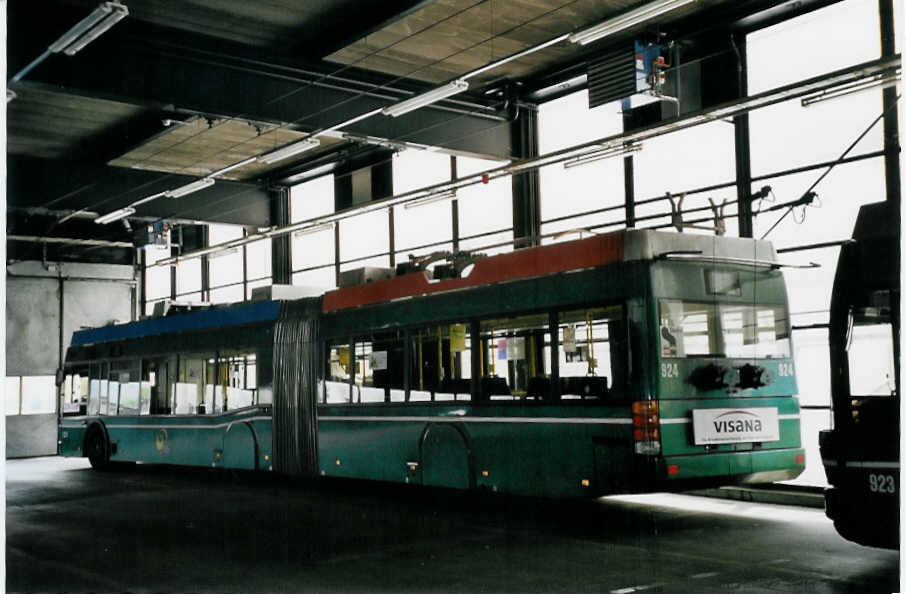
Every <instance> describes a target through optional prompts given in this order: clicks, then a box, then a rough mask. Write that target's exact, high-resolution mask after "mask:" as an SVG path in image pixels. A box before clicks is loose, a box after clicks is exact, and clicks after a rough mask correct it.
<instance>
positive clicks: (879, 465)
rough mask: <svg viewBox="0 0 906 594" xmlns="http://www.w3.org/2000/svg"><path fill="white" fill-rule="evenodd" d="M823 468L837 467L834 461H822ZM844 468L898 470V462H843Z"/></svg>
mask: <svg viewBox="0 0 906 594" xmlns="http://www.w3.org/2000/svg"><path fill="white" fill-rule="evenodd" d="M824 465H825V466H830V467H836V466H839V464H837V461H836V460H824ZM844 466H846V467H848V468H882V469H883V468H889V469H891V470H899V468H900V463H899V462H874V461H872V462H861V461H856V462H844Z"/></svg>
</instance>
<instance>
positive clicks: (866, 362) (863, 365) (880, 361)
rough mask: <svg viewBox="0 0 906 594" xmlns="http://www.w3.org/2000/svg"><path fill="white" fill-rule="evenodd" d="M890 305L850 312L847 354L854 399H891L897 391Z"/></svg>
mask: <svg viewBox="0 0 906 594" xmlns="http://www.w3.org/2000/svg"><path fill="white" fill-rule="evenodd" d="M887 303H889V297H888V298H887ZM887 303H885V304H884V305H885V307H862V308H854V309H853V310H852V311H851V312H850V331H849V337H848V342H847V345H846V355H847V359H848V360H849V393H850V394H851V395H852V396H891V395H893V394H894V393H895V392H896V382H895V373H894V350H893V345H894V342H893V325H892V324H891V321H890V306H889V305H888V304H887Z"/></svg>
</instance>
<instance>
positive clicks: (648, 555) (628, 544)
mask: <svg viewBox="0 0 906 594" xmlns="http://www.w3.org/2000/svg"><path fill="white" fill-rule="evenodd" d="M6 471H7V478H6V481H7V482H6V497H7V511H6V538H7V541H6V544H7V549H6V551H7V552H6V578H7V582H6V586H7V590H8V591H11V592H12V591H67V592H78V591H131V592H152V591H153V592H161V591H165V592H183V591H195V592H197V591H215V592H223V591H242V592H249V591H256V592H302V591H314V592H378V591H381V592H386V591H406V592H529V591H535V592H541V591H543V592H606V593H612V594H628V593H629V592H639V591H644V592H718V591H719V592H725V591H734V592H796V593H797V594H799V593H802V592H860V593H862V592H894V591H897V590H898V589H899V588H898V586H897V582H898V574H899V564H898V554H897V552H894V551H884V550H878V549H870V548H866V547H861V546H858V545H855V544H851V543H848V542H847V541H845V540H843V539H842V538H840V537H839V536H837V534H836V533H835V532H834V530H833V526H832V525H831V524H830V522H829V521H828V520H826V519H825V518H824V514H823V512H822V511H821V510H816V509H807V508H796V507H787V506H778V505H769V504H757V503H745V502H737V501H726V500H718V499H705V498H699V497H692V496H685V495H645V496H634V497H612V498H606V499H601V500H598V501H590V502H575V501H570V502H557V501H538V500H526V499H514V498H506V497H500V496H497V497H490V496H474V495H470V494H466V493H457V492H443V491H437V490H422V489H417V488H413V487H396V486H389V485H375V484H370V483H360V482H348V481H347V482H344V481H315V482H306V481H289V480H286V479H279V478H274V477H268V478H267V479H265V480H260V479H250V478H249V477H240V478H238V479H237V478H236V477H232V476H230V475H227V474H225V473H218V472H213V471H207V470H198V469H172V468H166V467H150V466H137V467H134V468H133V469H131V470H130V471H128V472H115V473H97V472H94V471H92V470H91V469H90V468H89V466H88V463H87V462H86V461H84V460H78V459H61V458H56V457H53V458H37V459H31V460H11V461H8V462H7V463H6Z"/></svg>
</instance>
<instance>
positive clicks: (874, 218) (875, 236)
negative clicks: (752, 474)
mask: <svg viewBox="0 0 906 594" xmlns="http://www.w3.org/2000/svg"><path fill="white" fill-rule="evenodd" d="M892 208H893V207H892V206H891V205H889V204H887V203H876V204H868V205H865V206H863V207H862V208H861V209H860V211H859V216H858V218H857V221H856V225H855V229H854V230H853V240H854V241H853V243H850V244H846V245H844V246H842V247H841V250H840V257H839V260H838V264H837V271H836V275H835V277H834V288H833V293H832V296H831V307H830V327H829V343H830V363H831V404H832V409H833V429H831V430H827V431H822V432H821V434H820V447H821V457H822V461H823V463H824V468H825V472H826V474H827V480H828V483H829V484H830V485H831V487H830V488H829V489H828V490H827V491H826V493H825V501H826V510H827V515H828V517H829V518H831V519H832V520H834V525H835V527H836V528H837V531H838V532H839V533H840V534H841V535H842V536H843V537H844V538H847V539H849V540H852V541H854V542H857V543H860V544H864V545H868V546H876V547H886V548H898V547H899V517H900V514H899V489H900V486H901V485H900V471H899V462H900V456H899V428H900V399H899V393H900V377H899V366H898V365H897V362H898V361H899V332H900V323H899V308H900V292H899V287H900V274H899V271H900V261H899V230H898V229H895V228H894V227H893V226H892V225H891V224H890V223H891V221H892V220H894V219H893V217H892ZM873 327H875V328H880V329H881V332H882V333H881V334H880V335H876V337H877V336H880V338H881V339H884V338H886V340H874V341H873V342H874V343H875V344H874V347H873V350H872V356H874V357H878V356H879V355H880V356H883V355H884V354H885V353H884V352H883V347H884V346H885V345H884V343H885V342H887V343H888V344H889V347H890V349H891V352H890V353H888V356H890V357H892V361H893V369H892V370H891V372H890V373H892V374H893V377H886V378H884V377H875V375H877V374H876V373H870V374H869V375H870V377H869V378H868V379H869V380H872V381H873V383H874V384H878V385H879V386H880V387H881V388H882V389H879V390H875V393H866V390H865V389H864V382H862V381H861V379H862V378H861V375H862V373H863V371H864V370H863V369H860V367H859V365H860V361H859V359H858V358H857V355H858V353H855V352H854V350H855V349H856V348H857V347H858V346H859V345H858V342H857V341H858V336H856V333H857V331H858V330H859V329H860V328H869V329H870V328H873ZM885 330H886V331H885ZM885 335H886V336H885ZM869 371H870V372H875V371H876V370H873V369H872V370H869ZM888 375H889V374H888Z"/></svg>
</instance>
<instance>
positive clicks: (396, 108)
mask: <svg viewBox="0 0 906 594" xmlns="http://www.w3.org/2000/svg"><path fill="white" fill-rule="evenodd" d="M468 88H469V83H467V82H466V81H464V80H454V81H453V82H450V83H447V84H445V85H444V86H442V87H437V88H436V89H431V90H430V91H428V92H427V93H422V94H421V95H416V96H415V97H412V98H411V99H406V100H405V101H400V102H399V103H395V104H393V105H390V106H388V107H385V108H384V109H382V110H381V113H383V114H384V115H387V116H390V117H393V118H395V117H398V116H401V115H403V114H404V113H409V112H410V111H415V110H416V109H419V108H420V107H425V106H426V105H431V104H432V103H436V102H437V101H440V100H441V99H446V98H447V97H450V96H452V95H456V94H457V93H462V92H463V91H465V90H466V89H468Z"/></svg>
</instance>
